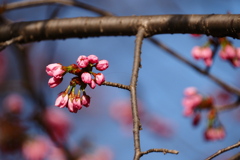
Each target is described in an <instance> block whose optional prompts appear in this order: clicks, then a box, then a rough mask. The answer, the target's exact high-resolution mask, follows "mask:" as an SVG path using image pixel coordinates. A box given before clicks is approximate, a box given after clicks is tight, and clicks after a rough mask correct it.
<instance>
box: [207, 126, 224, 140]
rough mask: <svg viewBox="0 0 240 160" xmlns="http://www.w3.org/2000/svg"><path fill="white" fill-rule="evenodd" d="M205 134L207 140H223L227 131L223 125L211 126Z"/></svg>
mask: <svg viewBox="0 0 240 160" xmlns="http://www.w3.org/2000/svg"><path fill="white" fill-rule="evenodd" d="M204 136H205V139H206V140H207V141H214V140H222V139H223V138H224V137H225V136H226V133H225V130H224V128H223V127H217V128H213V127H210V128H208V129H207V130H206V131H205V133H204Z"/></svg>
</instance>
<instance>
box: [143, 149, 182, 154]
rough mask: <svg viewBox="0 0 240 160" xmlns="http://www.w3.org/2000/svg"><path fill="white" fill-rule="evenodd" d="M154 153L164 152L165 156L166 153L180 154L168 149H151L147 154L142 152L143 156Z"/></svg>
mask: <svg viewBox="0 0 240 160" xmlns="http://www.w3.org/2000/svg"><path fill="white" fill-rule="evenodd" d="M152 152H163V154H166V153H172V154H178V153H179V152H178V151H176V150H168V149H149V150H147V151H145V152H141V156H143V155H145V154H148V153H152Z"/></svg>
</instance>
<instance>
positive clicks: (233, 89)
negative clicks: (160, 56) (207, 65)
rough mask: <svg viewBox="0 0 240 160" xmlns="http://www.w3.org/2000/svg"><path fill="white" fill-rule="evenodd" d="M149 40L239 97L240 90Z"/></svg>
mask: <svg viewBox="0 0 240 160" xmlns="http://www.w3.org/2000/svg"><path fill="white" fill-rule="evenodd" d="M149 40H150V41H151V42H153V44H155V45H156V46H158V47H160V48H162V49H163V50H164V51H166V52H168V53H169V54H171V55H172V56H174V57H175V58H177V59H178V60H180V61H182V62H183V63H185V64H186V65H188V66H189V67H191V68H193V69H195V70H196V71H197V72H199V73H201V74H202V75H205V76H207V77H209V78H210V79H211V80H212V81H214V82H215V83H217V84H218V85H219V86H221V87H222V88H224V89H225V90H227V91H229V92H231V93H235V94H236V95H238V96H240V90H239V89H236V88H234V87H232V86H230V85H228V84H227V83H225V82H223V81H222V80H220V79H218V78H217V77H215V76H213V75H211V74H210V73H208V71H205V70H202V69H201V68H199V67H198V66H196V65H195V64H194V63H192V62H190V61H188V60H187V59H185V58H184V57H182V56H181V55H180V54H178V53H176V52H175V51H173V50H171V49H170V48H168V47H167V46H166V45H164V44H163V43H161V42H159V41H158V40H157V39H155V38H149Z"/></svg>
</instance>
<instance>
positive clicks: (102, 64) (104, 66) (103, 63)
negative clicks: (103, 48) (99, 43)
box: [96, 60, 108, 71]
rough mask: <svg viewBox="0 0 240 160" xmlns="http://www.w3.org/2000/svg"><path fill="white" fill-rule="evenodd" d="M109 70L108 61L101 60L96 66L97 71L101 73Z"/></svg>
mask: <svg viewBox="0 0 240 160" xmlns="http://www.w3.org/2000/svg"><path fill="white" fill-rule="evenodd" d="M107 68H108V61H107V60H100V61H98V63H97V64H96V69H97V70H99V71H104V70H105V69H107Z"/></svg>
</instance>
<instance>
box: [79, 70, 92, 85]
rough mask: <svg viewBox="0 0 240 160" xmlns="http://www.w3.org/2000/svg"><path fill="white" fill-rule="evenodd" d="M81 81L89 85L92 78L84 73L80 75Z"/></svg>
mask: <svg viewBox="0 0 240 160" xmlns="http://www.w3.org/2000/svg"><path fill="white" fill-rule="evenodd" d="M81 79H82V81H83V82H84V83H87V84H90V83H91V81H92V77H91V74H90V73H88V72H84V73H83V74H82V75H81Z"/></svg>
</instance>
